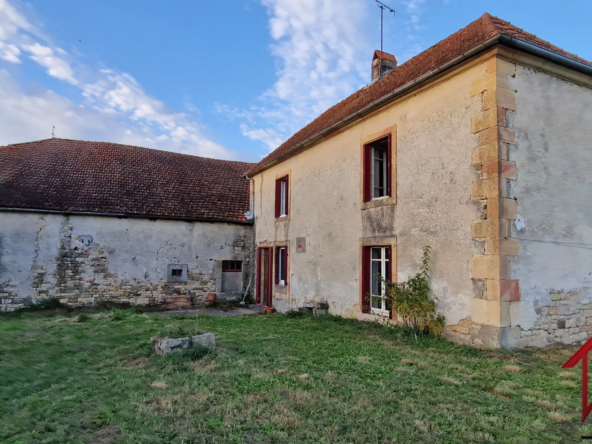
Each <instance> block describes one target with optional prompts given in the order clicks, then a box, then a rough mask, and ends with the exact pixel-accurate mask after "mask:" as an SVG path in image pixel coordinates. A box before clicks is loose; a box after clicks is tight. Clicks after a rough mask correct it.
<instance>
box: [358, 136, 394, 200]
mask: <svg viewBox="0 0 592 444" xmlns="http://www.w3.org/2000/svg"><path fill="white" fill-rule="evenodd" d="M392 158H393V154H392V141H391V135H390V134H389V135H387V136H385V137H382V138H380V139H377V140H375V141H373V142H370V143H367V144H365V145H364V151H363V163H364V165H363V187H364V190H363V194H364V196H363V198H364V202H370V201H371V200H375V199H384V198H387V197H393V184H392V176H393V174H392V168H393V165H392Z"/></svg>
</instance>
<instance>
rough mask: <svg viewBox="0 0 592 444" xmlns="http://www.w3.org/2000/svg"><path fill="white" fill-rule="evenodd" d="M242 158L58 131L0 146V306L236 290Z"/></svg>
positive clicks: (242, 244)
mask: <svg viewBox="0 0 592 444" xmlns="http://www.w3.org/2000/svg"><path fill="white" fill-rule="evenodd" d="M251 166H252V165H251V164H248V163H243V162H232V161H224V160H215V159H207V158H201V157H196V156H189V155H183V154H177V153H172V152H166V151H158V150H152V149H147V148H139V147H133V146H125V145H118V144H113V143H102V142H83V141H76V140H64V139H49V140H42V141H38V142H30V143H22V144H16V145H9V146H3V147H0V310H2V311H12V310H15V309H18V308H20V307H23V306H28V305H31V304H35V303H36V302H37V301H39V300H41V299H45V298H58V299H59V300H60V301H61V302H63V303H66V304H69V305H72V306H79V305H87V304H93V303H96V302H99V301H109V302H117V303H129V304H138V305H144V304H156V303H159V302H162V301H167V300H168V299H170V298H174V297H181V298H188V299H189V300H190V301H191V302H193V303H197V304H199V303H201V302H203V301H204V300H205V298H206V297H207V294H208V293H216V294H217V295H218V297H221V298H225V297H232V298H238V297H242V296H243V294H244V292H245V291H247V287H248V286H249V282H250V281H251V276H252V274H251V268H252V265H253V260H254V259H253V252H252V244H253V234H252V233H253V229H252V222H251V221H250V220H249V219H248V216H249V213H248V211H249V201H250V191H249V182H248V181H247V179H245V178H244V177H243V173H244V172H245V171H246V170H247V169H248V168H249V167H251ZM245 213H247V214H245Z"/></svg>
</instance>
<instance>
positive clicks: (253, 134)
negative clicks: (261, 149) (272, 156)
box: [240, 123, 284, 151]
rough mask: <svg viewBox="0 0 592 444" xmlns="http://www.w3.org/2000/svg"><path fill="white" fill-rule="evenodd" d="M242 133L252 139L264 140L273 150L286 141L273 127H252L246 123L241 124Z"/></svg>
mask: <svg viewBox="0 0 592 444" xmlns="http://www.w3.org/2000/svg"><path fill="white" fill-rule="evenodd" d="M240 130H241V134H242V135H243V136H245V137H248V138H249V139H251V140H259V141H261V142H263V143H264V144H265V145H266V146H267V148H268V149H269V150H270V151H271V150H273V149H275V148H277V147H278V146H279V145H281V144H282V142H283V141H284V139H283V137H282V136H281V135H280V134H278V133H277V132H276V131H275V130H274V129H273V128H266V129H261V128H260V129H254V130H253V129H250V128H249V126H248V125H247V124H245V123H241V124H240Z"/></svg>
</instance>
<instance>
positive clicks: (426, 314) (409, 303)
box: [385, 246, 445, 336]
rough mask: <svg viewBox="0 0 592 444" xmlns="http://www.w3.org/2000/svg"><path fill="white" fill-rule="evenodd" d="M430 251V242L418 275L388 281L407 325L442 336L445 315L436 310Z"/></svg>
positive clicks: (390, 301) (391, 300) (389, 294)
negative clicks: (401, 279)
mask: <svg viewBox="0 0 592 444" xmlns="http://www.w3.org/2000/svg"><path fill="white" fill-rule="evenodd" d="M430 251H431V248H430V247H429V246H426V247H424V248H423V254H422V257H421V267H420V269H419V272H418V273H417V274H416V275H415V276H413V277H411V278H409V279H408V280H406V281H404V282H389V281H385V285H386V298H387V304H388V305H389V308H390V309H392V310H393V311H394V312H396V314H397V316H398V319H399V320H400V321H401V322H402V324H403V325H404V326H406V327H411V328H414V329H416V330H418V331H420V332H422V333H425V334H430V335H434V336H441V335H442V333H443V332H444V325H445V319H444V316H443V315H441V314H439V313H438V312H437V311H436V301H434V300H433V299H430V283H429V280H430V276H429V271H430Z"/></svg>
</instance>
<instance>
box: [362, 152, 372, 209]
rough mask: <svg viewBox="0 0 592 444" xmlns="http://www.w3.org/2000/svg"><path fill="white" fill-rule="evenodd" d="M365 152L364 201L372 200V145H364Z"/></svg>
mask: <svg viewBox="0 0 592 444" xmlns="http://www.w3.org/2000/svg"><path fill="white" fill-rule="evenodd" d="M363 154H364V159H363V162H362V169H363V171H362V175H363V187H364V190H363V196H364V202H370V201H371V200H372V148H370V145H364V152H363Z"/></svg>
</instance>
